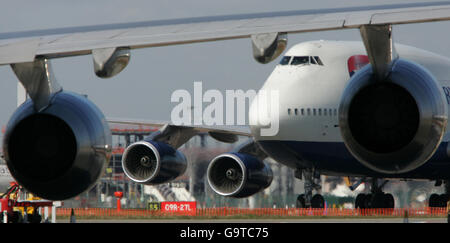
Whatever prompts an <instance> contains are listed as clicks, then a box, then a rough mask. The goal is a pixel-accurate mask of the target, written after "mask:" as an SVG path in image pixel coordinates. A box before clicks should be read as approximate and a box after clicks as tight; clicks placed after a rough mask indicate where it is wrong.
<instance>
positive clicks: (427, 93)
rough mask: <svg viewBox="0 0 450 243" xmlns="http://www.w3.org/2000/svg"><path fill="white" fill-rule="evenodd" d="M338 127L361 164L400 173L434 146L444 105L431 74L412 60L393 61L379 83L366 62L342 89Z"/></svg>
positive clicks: (425, 156) (440, 133) (421, 160)
mask: <svg viewBox="0 0 450 243" xmlns="http://www.w3.org/2000/svg"><path fill="white" fill-rule="evenodd" d="M339 126H340V129H341V133H342V136H343V139H344V143H345V144H346V146H347V148H348V149H349V150H350V152H351V153H352V154H353V155H354V156H355V157H356V158H357V159H358V160H359V161H360V162H361V163H362V164H364V165H366V166H367V167H369V168H371V169H373V170H375V171H378V172H381V173H390V174H392V173H404V172H408V171H411V170H414V169H416V168H417V167H419V166H421V165H423V164H424V163H425V162H426V161H427V160H428V159H429V158H430V157H431V156H432V155H433V154H434V152H435V151H436V149H437V148H438V146H439V144H440V142H441V140H442V137H443V135H444V132H445V128H446V126H447V104H446V102H445V96H444V95H443V92H442V90H441V88H440V86H439V84H438V82H437V81H436V80H435V78H434V77H433V75H432V74H431V73H430V72H429V71H427V70H426V69H425V68H424V67H422V66H420V65H418V64H416V63H413V62H410V61H407V60H403V59H398V60H396V61H395V62H394V63H393V65H392V69H391V72H390V73H389V75H388V76H387V78H386V79H385V80H382V81H377V80H375V78H374V77H373V75H372V68H371V66H370V65H367V66H365V67H364V68H363V69H361V70H359V71H358V72H357V73H356V74H355V75H354V76H353V77H352V78H351V80H350V81H349V84H348V85H347V87H346V88H345V90H344V92H343V96H342V99H341V103H340V106H339Z"/></svg>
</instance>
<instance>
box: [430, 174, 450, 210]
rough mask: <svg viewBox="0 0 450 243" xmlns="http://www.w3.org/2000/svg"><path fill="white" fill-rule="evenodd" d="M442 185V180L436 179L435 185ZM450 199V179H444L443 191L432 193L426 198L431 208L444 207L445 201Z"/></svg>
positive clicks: (445, 205)
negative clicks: (441, 192) (442, 192)
mask: <svg viewBox="0 0 450 243" xmlns="http://www.w3.org/2000/svg"><path fill="white" fill-rule="evenodd" d="M440 185H442V181H438V182H437V183H436V186H440ZM449 200H450V181H445V193H444V194H440V195H439V194H436V193H433V194H431V196H430V199H429V200H428V206H429V207H432V208H444V207H447V202H448V201H449Z"/></svg>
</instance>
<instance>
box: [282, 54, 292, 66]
mask: <svg viewBox="0 0 450 243" xmlns="http://www.w3.org/2000/svg"><path fill="white" fill-rule="evenodd" d="M290 60H291V56H284V57H283V58H282V59H281V61H280V65H288V64H289V61H290Z"/></svg>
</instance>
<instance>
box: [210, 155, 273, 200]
mask: <svg viewBox="0 0 450 243" xmlns="http://www.w3.org/2000/svg"><path fill="white" fill-rule="evenodd" d="M207 177H208V183H209V185H210V186H211V188H212V189H213V190H214V191H215V192H216V193H217V194H220V195H222V196H228V197H236V198H242V197H248V196H251V195H253V194H255V193H257V192H260V191H261V190H263V189H265V188H267V187H268V186H270V183H272V178H273V173H272V170H271V169H270V166H268V165H267V164H265V163H264V162H262V161H260V160H259V159H257V158H256V157H254V156H252V155H249V154H242V153H225V154H221V155H219V156H217V157H216V158H214V159H213V160H212V161H211V163H210V164H209V166H208V170H207Z"/></svg>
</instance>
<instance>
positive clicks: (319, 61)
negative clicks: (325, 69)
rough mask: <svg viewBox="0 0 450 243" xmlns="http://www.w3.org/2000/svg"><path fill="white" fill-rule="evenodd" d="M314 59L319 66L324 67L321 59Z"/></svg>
mask: <svg viewBox="0 0 450 243" xmlns="http://www.w3.org/2000/svg"><path fill="white" fill-rule="evenodd" d="M314 59H315V60H316V61H317V64H319V65H321V66H323V62H322V60H320V58H319V57H318V56H315V57H314Z"/></svg>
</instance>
